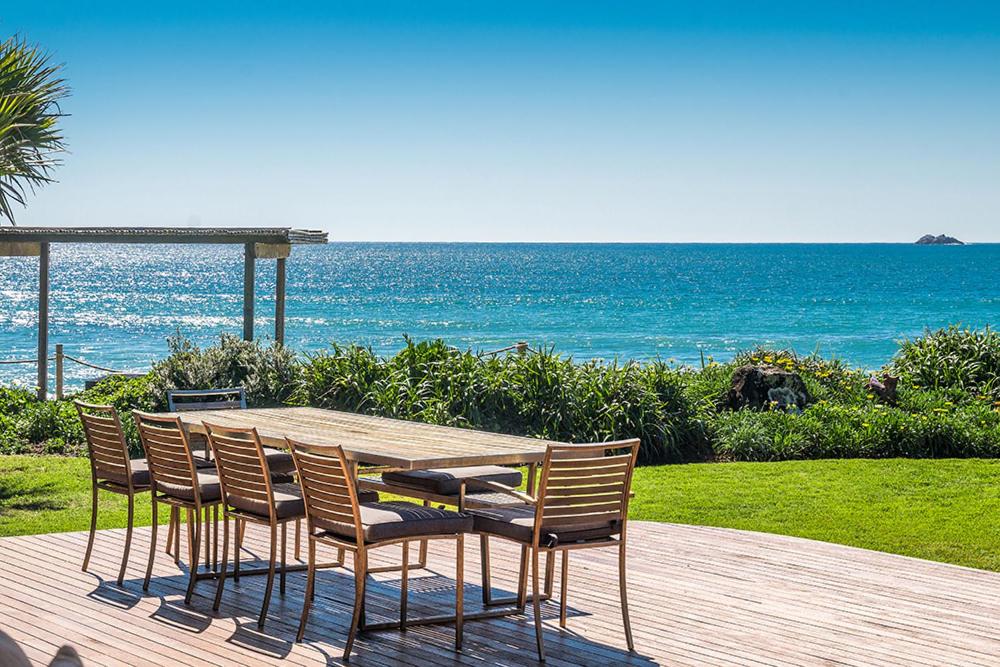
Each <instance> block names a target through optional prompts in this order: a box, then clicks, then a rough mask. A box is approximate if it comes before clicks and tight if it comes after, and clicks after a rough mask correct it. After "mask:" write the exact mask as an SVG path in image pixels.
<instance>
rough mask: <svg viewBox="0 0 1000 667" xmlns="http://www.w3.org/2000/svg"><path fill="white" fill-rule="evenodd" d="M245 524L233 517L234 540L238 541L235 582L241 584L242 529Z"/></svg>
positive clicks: (235, 556)
mask: <svg viewBox="0 0 1000 667" xmlns="http://www.w3.org/2000/svg"><path fill="white" fill-rule="evenodd" d="M242 523H243V522H242V521H241V520H240V519H238V518H236V517H233V533H235V535H234V539H235V541H236V546H235V548H234V549H233V581H235V582H239V580H240V551H241V550H242V549H243V531H242V530H241V529H240V528H241V526H240V524H242Z"/></svg>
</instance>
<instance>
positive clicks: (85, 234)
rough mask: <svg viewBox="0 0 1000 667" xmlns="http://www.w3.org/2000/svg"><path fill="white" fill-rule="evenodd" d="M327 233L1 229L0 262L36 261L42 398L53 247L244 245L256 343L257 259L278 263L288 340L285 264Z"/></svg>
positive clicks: (279, 313)
mask: <svg viewBox="0 0 1000 667" xmlns="http://www.w3.org/2000/svg"><path fill="white" fill-rule="evenodd" d="M326 241H327V235H326V232H320V231H314V230H300V229H288V228H287V227H271V228H249V227H248V228H235V227H233V228H230V227H224V228H214V229H211V228H195V227H0V257H37V258H38V397H39V398H40V399H42V400H44V399H45V397H46V395H47V387H48V347H49V331H48V329H49V247H50V245H51V244H53V243H201V244H219V243H224V244H242V245H243V248H244V255H243V338H244V339H245V340H253V306H254V273H255V264H256V260H257V259H275V260H277V267H276V276H277V278H276V281H275V282H276V285H275V299H274V339H275V340H276V341H278V342H279V343H281V342H284V339H285V260H286V259H287V258H288V256H289V254H290V253H291V250H292V246H293V245H298V244H306V243H310V244H315V243H326Z"/></svg>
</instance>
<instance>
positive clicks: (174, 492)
mask: <svg viewBox="0 0 1000 667" xmlns="http://www.w3.org/2000/svg"><path fill="white" fill-rule="evenodd" d="M198 485H199V486H200V487H201V502H203V503H206V502H213V501H216V500H219V499H220V498H222V486H221V485H220V484H219V478H218V477H217V476H215V475H212V474H210V473H207V472H200V471H199V472H198ZM156 490H157V491H159V492H160V493H165V494H167V495H168V496H173V497H174V498H180V499H181V500H194V489H192V488H191V487H190V486H183V485H181V484H170V483H164V482H157V484H156Z"/></svg>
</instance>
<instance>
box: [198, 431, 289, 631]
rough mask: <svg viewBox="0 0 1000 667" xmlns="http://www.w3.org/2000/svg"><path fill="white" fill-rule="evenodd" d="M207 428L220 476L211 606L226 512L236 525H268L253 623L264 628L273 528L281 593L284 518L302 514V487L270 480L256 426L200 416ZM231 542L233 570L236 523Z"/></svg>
mask: <svg viewBox="0 0 1000 667" xmlns="http://www.w3.org/2000/svg"><path fill="white" fill-rule="evenodd" d="M204 425H205V432H206V433H207V434H208V444H209V446H210V447H211V448H212V455H213V456H214V457H215V465H216V466H217V467H218V470H219V480H220V481H221V482H222V535H223V537H222V574H221V575H220V576H219V584H218V587H217V588H216V591H215V604H214V606H213V607H212V608H213V609H214V610H215V611H218V610H219V605H220V603H221V602H222V589H223V586H224V585H225V581H226V564H227V561H228V557H229V518H230V517H233V519H234V520H235V521H236V522H237V526H242V525H243V524H244V523H246V522H248V521H249V522H250V523H257V524H261V525H265V526H268V527H269V528H270V531H271V556H270V562H269V565H268V572H267V584H266V585H265V588H264V603H263V605H262V606H261V608H260V617H259V618H258V620H257V627H258V628H260V629H264V620H265V619H266V618H267V607H268V604H269V603H270V601H271V588H272V587H273V584H274V571H275V560H276V553H275V551H276V545H277V542H278V528H279V527H280V528H281V584H280V591H281V594H282V595H284V594H285V573H286V568H285V553H286V549H285V545H286V540H287V526H288V522H289V521H298V520H299V519H301V518H304V517H305V506H304V505H303V503H302V491H301V490H300V489H299V486H298V484H294V483H282V484H276V483H274V482H273V481H272V480H271V471H270V469H269V467H268V461H267V457H266V456H265V455H264V447H263V445H261V442H260V437H259V436H258V435H257V429H255V428H248V429H237V428H225V427H222V426H216V425H212V424H209V423H207V422H204ZM235 533H236V545H235V550H234V554H235V565H234V570H235V571H236V572H239V567H240V542H241V538H242V533H243V531H242V529H241V528H239V527H238V528H237V530H236V531H235Z"/></svg>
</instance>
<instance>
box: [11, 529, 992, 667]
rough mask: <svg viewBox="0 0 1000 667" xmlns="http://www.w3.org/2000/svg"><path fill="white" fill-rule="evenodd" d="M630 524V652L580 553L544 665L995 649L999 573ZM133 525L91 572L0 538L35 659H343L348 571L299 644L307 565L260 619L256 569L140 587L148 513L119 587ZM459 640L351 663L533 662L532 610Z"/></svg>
mask: <svg viewBox="0 0 1000 667" xmlns="http://www.w3.org/2000/svg"><path fill="white" fill-rule="evenodd" d="M630 533H631V537H630V547H631V548H630V550H629V558H630V579H629V581H630V607H631V611H632V626H633V631H634V633H635V640H636V646H637V649H638V652H637V654H635V655H630V654H628V653H627V652H626V651H625V650H624V639H623V637H622V630H621V617H620V614H619V608H618V596H617V588H616V581H617V578H616V569H615V559H616V553H615V552H614V550H606V551H604V550H594V551H589V552H576V553H574V554H572V556H571V564H570V586H569V592H570V599H569V631H568V632H564V631H560V630H559V628H558V625H557V623H556V620H557V618H558V607H557V605H556V604H554V603H546V604H545V605H543V614H544V617H545V619H546V648H547V653H548V658H549V660H548V664H550V665H552V666H553V667H569V666H571V665H593V666H595V667H607V666H608V665H612V664H615V665H617V664H631V665H656V664H670V665H732V664H740V665H803V666H804V665H829V664H836V665H918V666H924V667H931V666H932V665H941V664H962V665H980V666H982V667H986V666H988V665H995V664H997V656H998V655H1000V624H998V623H997V619H998V618H1000V574H998V573H994V572H984V571H979V570H973V569H969V568H962V567H957V566H952V565H946V564H942V563H932V562H929V561H922V560H917V559H912V558H905V557H902V556H894V555H890V554H884V553H879V552H873V551H866V550H862V549H854V548H850V547H844V546H840V545H834V544H827V543H822V542H814V541H810V540H802V539H798V538H790V537H784V536H777V535H767V534H761V533H750V532H744V531H734V530H727V529H721V528H709V527H699V526H680V525H672V524H652V523H643V522H634V523H633V524H632V527H631V529H630ZM264 537H265V535H264V533H263V532H262V531H259V530H256V529H255V528H254V527H252V528H251V529H250V530H249V531H248V535H247V544H246V546H247V549H246V551H245V553H244V559H251V558H252V557H253V554H260V553H265V552H266V544H265V540H264ZM123 538H124V531H123V530H106V531H101V532H100V533H99V534H98V537H97V541H96V543H95V546H94V553H93V556H92V558H91V567H90V572H88V573H84V572H81V571H80V561H81V559H82V555H83V550H84V548H85V546H86V534H85V533H61V534H49V535H35V536H25V537H10V538H2V539H0V627H2V628H3V629H4V630H5V631H6V632H8V633H9V634H11V635H12V636H13V637H14V638H15V639H17V640H18V641H19V642H21V643H23V644H24V645H25V646H26V652H27V654H28V656H29V659H30V660H32V662H33V663H35V664H44V663H45V660H46V658H47V657H48V656H51V655H52V654H53V653H54V652H55V649H56V647H57V646H58V645H60V644H62V643H64V642H69V643H71V644H73V645H74V646H75V647H76V648H77V650H78V651H79V652H80V654H81V655H82V656H83V657H84V659H85V660H86V661H87V664H93V665H139V664H143V665H164V666H166V665H202V664H244V665H277V664H281V665H297V666H298V665H301V666H303V667H305V666H308V665H323V664H339V658H340V653H341V650H342V647H343V642H344V635H345V633H346V627H347V624H348V621H349V618H350V607H349V601H350V595H351V591H352V586H353V583H352V575H351V574H350V571H349V570H327V571H324V572H322V573H321V574H320V575H319V577H318V588H317V591H318V596H317V600H316V605H315V607H314V611H313V615H312V619H311V622H310V626H309V630H308V631H307V634H306V641H305V642H304V643H302V644H295V643H294V635H295V630H296V628H297V623H298V615H299V612H300V610H301V603H302V595H303V589H304V575H303V574H301V573H295V574H291V575H289V577H288V592H287V594H286V595H285V597H284V598H282V597H281V596H279V595H277V593H275V597H274V598H273V599H272V605H271V612H270V614H269V617H268V623H267V626H266V627H265V630H264V631H263V632H258V631H257V629H256V624H255V619H256V614H257V611H258V609H259V605H260V601H261V598H262V595H263V590H262V589H263V578H262V577H253V578H244V579H243V580H242V581H241V582H240V583H239V584H238V585H236V584H235V583H234V582H232V581H229V582H227V585H226V591H225V594H224V596H223V605H222V609H221V610H220V612H219V613H218V614H217V615H214V614H213V613H212V612H211V601H212V596H213V595H214V592H215V584H214V582H211V581H202V582H200V583H199V584H198V587H197V589H196V593H195V598H194V600H193V603H192V605H191V607H190V608H188V607H185V606H184V604H183V596H184V589H185V586H186V582H187V579H186V571H185V570H184V568H183V565H182V567H181V568H178V567H177V566H175V565H174V563H173V561H172V559H170V558H169V557H167V556H165V555H164V554H163V553H162V551H161V552H160V553H158V554H157V561H156V567H155V570H154V580H153V583H152V586H151V588H150V594H149V595H142V590H141V584H142V575H143V572H144V567H145V560H146V556H147V554H148V540H149V529H148V528H143V529H137V530H136V535H135V539H134V542H133V551H132V560H131V562H130V565H129V569H128V572H127V574H126V581H125V586H124V588H119V587H118V586H116V585H115V584H114V578H115V576H116V574H117V570H118V563H119V560H118V559H119V558H120V554H121V551H120V550H121V547H122V540H123ZM470 542H474V541H473V540H470ZM494 544H495V548H494V555H493V564H494V570H495V573H496V580H495V582H494V584H495V587H496V588H497V589H503V590H506V591H510V590H512V587H513V580H514V577H515V575H514V572H515V566H516V558H515V556H516V552H515V549H514V548H513V547H512V546H509V545H504V544H502V543H500V542H499V541H494ZM161 548H162V534H161ZM398 553H399V552H398V550H396V549H395V548H389V549H385V550H382V553H381V554H379V552H378V551H376V552H374V554H378V555H377V556H376V559H375V562H374V563H373V564H391V563H393V562H394V560H396V559H398ZM466 561H467V563H466V577H467V580H468V583H469V587H468V588H467V590H466V609H467V610H470V611H471V610H474V609H477V608H479V596H480V592H479V588H478V586H479V554H478V549H476V548H473V547H472V546H469V547H468V548H467V553H466ZM245 562H246V561H245ZM453 564H454V552H453V550H452V549H450V548H449V547H448V546H446V545H444V544H435V543H432V544H431V552H430V565H431V569H430V570H428V571H423V572H416V573H414V574H413V576H412V580H411V588H410V590H411V594H410V607H411V614H412V615H421V614H426V613H436V612H440V611H442V610H446V609H447V608H448V607H449V605H450V604H451V602H452V600H453V595H454V588H453V583H452V574H453V571H454V570H453ZM556 571H557V578H558V571H559V568H558V567H557V568H556ZM398 590H399V589H398V577H397V575H395V574H392V573H386V574H379V575H376V577H375V582H374V583H373V584H372V585H371V586H370V592H371V596H370V598H369V613H370V615H371V616H372V619H373V620H375V619H377V618H379V617H387V618H391V617H393V616H394V614H395V611H396V609H397V595H398ZM556 590H558V582H557V588H556ZM452 639H453V630H452V629H451V628H450V627H447V626H440V627H419V628H411V629H409V630H408V631H407V632H405V633H400V632H394V631H387V632H379V633H372V634H368V635H362V636H361V637H360V638H359V640H358V642H357V644H356V650H357V653H356V654H355V656H354V658H353V659H352V661H351V664H352V665H403V666H406V667H420V666H421V665H433V664H448V665H473V664H475V665H533V664H537V663H536V661H535V659H534V627H533V624H532V619H531V614H530V607H529V613H528V614H527V615H526V616H513V617H510V618H504V619H495V620H490V621H483V622H470V623H468V624H467V625H466V642H465V649H464V651H463V653H462V654H460V655H456V654H455V653H454V652H453V651H452Z"/></svg>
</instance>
